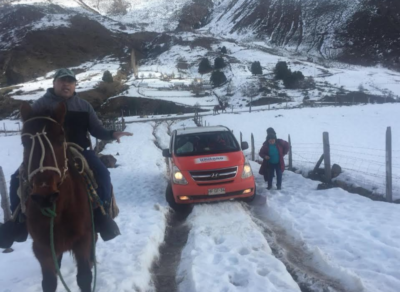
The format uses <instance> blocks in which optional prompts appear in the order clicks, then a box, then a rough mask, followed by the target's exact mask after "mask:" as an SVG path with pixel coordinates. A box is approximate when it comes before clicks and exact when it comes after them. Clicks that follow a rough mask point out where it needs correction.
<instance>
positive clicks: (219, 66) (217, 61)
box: [214, 57, 226, 70]
mask: <svg viewBox="0 0 400 292" xmlns="http://www.w3.org/2000/svg"><path fill="white" fill-rule="evenodd" d="M225 66H226V64H225V61H224V59H223V58H222V57H217V58H215V60H214V69H215V70H218V69H222V68H224V67H225Z"/></svg>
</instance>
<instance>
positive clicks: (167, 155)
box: [162, 149, 172, 158]
mask: <svg viewBox="0 0 400 292" xmlns="http://www.w3.org/2000/svg"><path fill="white" fill-rule="evenodd" d="M162 156H164V157H167V158H168V157H172V155H171V153H169V149H163V151H162Z"/></svg>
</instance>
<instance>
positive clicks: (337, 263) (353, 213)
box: [254, 171, 400, 292]
mask: <svg viewBox="0 0 400 292" xmlns="http://www.w3.org/2000/svg"><path fill="white" fill-rule="evenodd" d="M261 181H262V179H261V178H259V180H258V183H259V184H261V183H262V182H261ZM282 184H283V189H282V191H277V190H272V191H270V192H267V191H264V192H263V193H264V194H267V196H268V206H267V207H255V210H254V212H255V214H256V216H257V217H258V218H263V219H266V222H268V223H270V224H272V225H275V226H276V227H278V228H279V229H281V230H284V232H285V233H286V235H287V240H289V241H291V242H292V245H293V246H295V247H297V248H299V249H302V250H303V251H304V252H305V254H307V255H308V256H309V257H307V258H304V259H300V260H302V261H304V264H305V265H308V266H312V267H314V268H316V269H317V270H319V271H320V272H321V273H323V274H325V275H329V276H330V277H331V278H334V279H337V280H338V282H339V283H341V285H342V286H343V287H345V291H349V292H350V291H354V292H356V291H370V292H375V291H381V292H383V291H387V292H389V291H390V292H396V291H399V287H400V273H399V268H400V241H399V239H400V230H399V229H398V228H397V222H398V220H400V212H399V211H400V206H399V205H396V204H389V203H383V202H376V201H371V200H370V199H367V198H364V197H361V196H357V195H354V194H350V193H348V192H346V191H343V190H341V189H339V188H334V189H330V190H324V191H317V190H316V188H317V184H318V183H317V182H314V181H311V180H305V179H303V177H302V176H300V175H298V174H294V173H292V172H289V171H288V172H285V173H284V178H283V183H282ZM259 189H261V188H259Z"/></svg>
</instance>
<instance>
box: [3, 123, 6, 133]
mask: <svg viewBox="0 0 400 292" xmlns="http://www.w3.org/2000/svg"><path fill="white" fill-rule="evenodd" d="M3 127H4V136H7V132H6V123H3Z"/></svg>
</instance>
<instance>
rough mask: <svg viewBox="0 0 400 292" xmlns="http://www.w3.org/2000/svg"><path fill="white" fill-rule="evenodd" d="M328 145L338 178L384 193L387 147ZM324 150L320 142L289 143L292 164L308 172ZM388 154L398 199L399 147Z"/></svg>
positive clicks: (385, 193)
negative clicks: (336, 166)
mask: <svg viewBox="0 0 400 292" xmlns="http://www.w3.org/2000/svg"><path fill="white" fill-rule="evenodd" d="M240 135H241V136H242V133H240ZM254 148H255V149H256V150H255V151H258V149H260V148H261V145H255V147H254ZM329 149H330V162H331V163H330V165H333V164H337V165H339V166H340V168H341V171H342V172H341V174H340V176H339V177H338V178H337V179H339V180H341V181H344V182H346V184H348V185H351V186H352V187H361V188H364V189H366V190H369V191H371V192H372V193H373V194H374V195H380V196H387V179H388V173H387V166H388V164H387V163H388V161H387V150H385V149H378V148H373V147H356V146H354V145H343V144H336V143H333V144H329ZM323 154H324V144H323V143H295V142H292V143H291V164H292V167H293V168H294V169H296V170H297V171H298V172H301V173H303V174H305V175H307V176H308V175H309V173H311V172H313V171H314V169H315V168H316V165H317V162H318V161H319V160H320V158H321V155H323ZM391 156H392V160H391V173H390V174H389V175H390V177H391V181H392V189H391V192H392V193H393V197H394V198H395V199H396V198H397V199H400V150H397V149H395V150H391ZM248 157H249V158H250V157H255V160H256V161H257V160H258V161H259V162H261V158H258V155H257V153H255V155H254V154H253V153H251V154H249V155H248ZM284 159H285V164H286V165H289V156H288V155H287V156H285V158H284ZM324 166H325V161H324V160H323V162H322V163H321V166H319V168H322V169H323V168H324ZM334 180H335V179H334Z"/></svg>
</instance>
